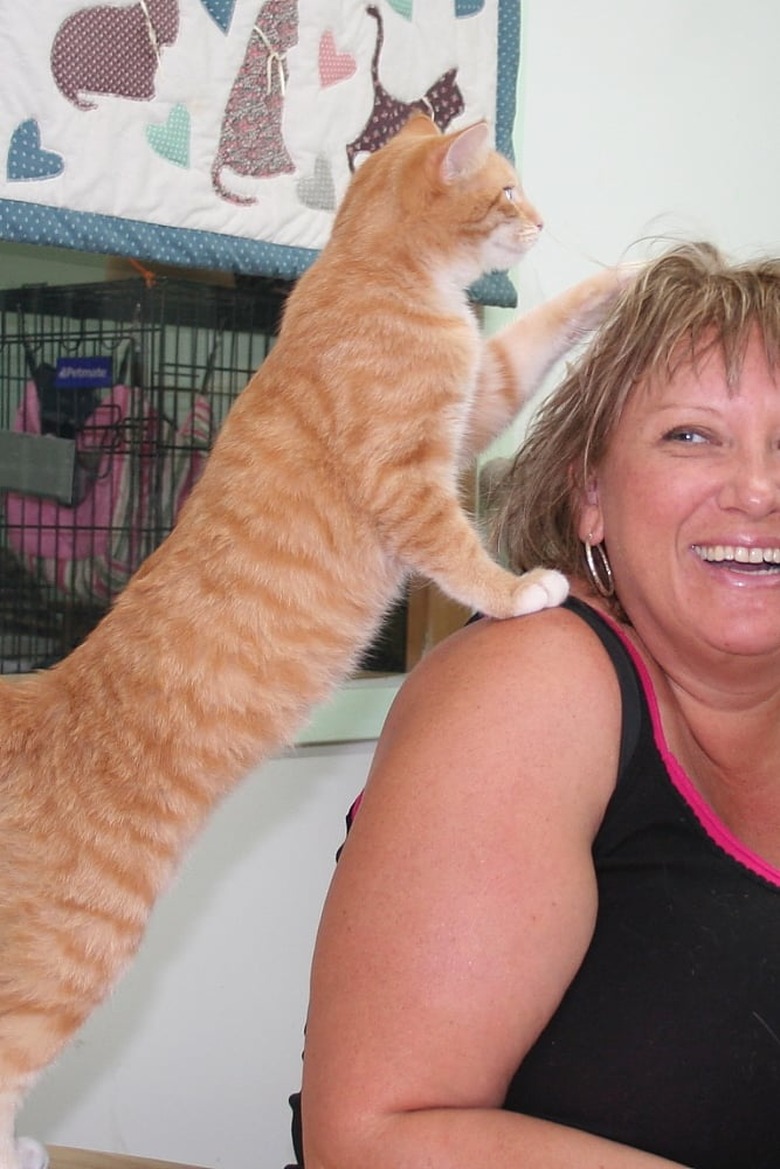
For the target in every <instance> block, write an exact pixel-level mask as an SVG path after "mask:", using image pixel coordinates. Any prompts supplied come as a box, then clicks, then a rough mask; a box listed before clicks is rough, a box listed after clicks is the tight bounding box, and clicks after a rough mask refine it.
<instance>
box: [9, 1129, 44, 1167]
mask: <svg viewBox="0 0 780 1169" xmlns="http://www.w3.org/2000/svg"><path fill="white" fill-rule="evenodd" d="M16 1164H17V1169H46V1166H47V1165H48V1164H49V1154H48V1153H47V1152H46V1150H45V1149H44V1147H43V1145H42V1144H40V1143H39V1142H38V1141H34V1140H33V1139H32V1137H17V1138H16Z"/></svg>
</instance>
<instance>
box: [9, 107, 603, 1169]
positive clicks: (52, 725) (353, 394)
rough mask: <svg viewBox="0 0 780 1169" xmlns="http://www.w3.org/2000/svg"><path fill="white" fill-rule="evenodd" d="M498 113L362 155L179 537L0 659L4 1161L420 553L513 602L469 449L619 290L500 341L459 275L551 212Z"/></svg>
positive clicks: (508, 248) (475, 272) (519, 326)
mask: <svg viewBox="0 0 780 1169" xmlns="http://www.w3.org/2000/svg"><path fill="white" fill-rule="evenodd" d="M488 138H489V133H488V128H487V126H486V125H485V124H483V123H480V124H478V125H475V126H472V127H469V128H467V129H465V130H463V131H461V132H459V133H455V134H449V135H447V136H442V135H440V134H439V132H438V131H437V130H436V129H435V127H434V126H433V125H432V123H431V122H429V121H428V119H426V118H424V117H419V118H415V119H413V120H412V121H411V122H410V123H409V125H408V126H407V127H406V128H405V130H403V131H402V132H401V133H400V134H399V135H398V136H397V137H396V138H394V139H393V140H392V141H391V142H390V143H388V145H387V146H385V147H384V148H383V149H382V150H380V151H379V152H377V153H376V154H375V155H373V156H371V157H370V158H369V159H368V160H367V161H366V162H365V163H364V164H363V166H362V167H361V168H360V169H359V170H358V172H357V174H356V175H355V176H354V178H353V180H352V181H351V184H350V187H349V189H348V191H347V194H346V196H345V198H344V201H343V204H342V206H341V208H340V210H339V213H338V215H337V217H336V221H335V223H334V227H333V233H332V238H331V240H330V242H329V243H328V244H327V246H326V247H325V249H324V250H323V252H322V254H321V256H320V257H319V258H318V260H317V261H316V263H315V264H314V265H313V266H312V267H311V269H310V270H309V271H308V272H307V273H306V275H304V276H303V277H302V278H301V280H300V281H299V283H298V285H297V287H296V289H295V291H294V292H293V294H292V295H291V297H290V298H289V302H288V304H287V307H286V311H285V315H284V321H283V327H282V330H281V335H280V338H279V341H278V343H277V345H276V346H275V347H274V348H273V350H272V351H271V354H270V356H269V357H268V358H267V360H266V361H265V362H264V364H263V366H262V368H261V369H260V370H259V372H258V373H257V374H256V375H255V376H254V377H253V378H252V380H251V382H250V383H249V385H248V386H247V388H246V389H245V391H244V392H243V394H242V395H241V396H240V397H239V399H238V401H237V402H236V404H235V406H234V407H233V409H232V411H231V413H230V415H229V417H228V419H227V421H226V423H225V425H224V427H223V429H222V432H221V434H220V436H219V438H218V441H217V443H216V445H215V448H214V450H213V453H212V455H211V457H210V459H209V461H208V464H207V467H206V470H205V473H204V475H203V477H202V478H201V480H200V483H199V484H198V486H197V487H196V489H195V491H194V492H193V494H192V496H191V497H190V500H189V501H188V503H187V505H186V507H185V508H184V510H183V513H182V515H181V518H180V520H179V523H178V525H177V527H176V528H175V530H174V531H173V533H172V534H171V535H170V537H169V538H168V539H167V540H166V542H165V543H164V544H163V545H162V546H161V547H160V548H159V549H158V550H157V552H155V553H154V554H153V555H152V556H151V557H150V558H149V560H148V561H147V562H146V563H145V564H144V565H143V566H142V568H141V569H140V571H139V572H138V573H137V574H136V576H135V577H134V578H133V580H132V581H131V582H130V584H129V585H128V587H127V589H126V590H125V591H124V593H123V594H122V595H121V596H120V598H119V600H118V601H117V603H116V605H115V606H114V608H113V609H112V610H111V612H110V613H109V614H108V615H107V616H106V617H105V618H104V620H103V621H102V623H101V624H100V625H99V626H98V628H97V629H96V630H95V631H94V632H93V633H92V634H91V636H90V637H89V638H88V639H87V640H86V641H85V642H84V644H82V645H81V646H79V647H78V648H77V649H76V650H75V651H74V652H73V653H72V654H71V655H70V657H68V658H67V659H66V660H65V661H63V662H62V663H60V664H59V665H57V666H55V667H54V668H53V669H51V670H48V671H45V672H43V673H40V674H37V675H35V676H33V677H31V678H29V679H27V680H26V681H23V682H21V683H19V684H18V685H14V686H11V685H10V684H7V683H6V684H5V685H3V686H1V687H0V793H2V794H1V795H0V1169H18V1167H19V1166H24V1167H25V1169H32V1167H33V1166H37V1165H40V1164H42V1163H43V1160H44V1159H45V1152H44V1150H42V1149H41V1147H40V1146H39V1145H37V1144H36V1143H35V1142H32V1141H22V1140H20V1141H15V1140H14V1115H15V1112H16V1109H17V1107H18V1104H19V1102H20V1100H21V1098H22V1097H23V1095H24V1093H25V1092H26V1090H27V1089H28V1087H29V1085H30V1084H31V1082H32V1081H33V1079H34V1078H35V1076H36V1075H37V1073H38V1072H40V1071H41V1069H42V1068H43V1067H44V1066H45V1065H46V1064H48V1063H49V1062H50V1061H51V1060H52V1059H53V1058H54V1056H55V1055H56V1054H57V1053H58V1051H59V1050H60V1049H61V1047H62V1046H63V1044H65V1042H66V1041H67V1040H68V1039H69V1037H70V1036H71V1035H72V1034H73V1033H74V1031H75V1030H76V1029H77V1028H78V1027H79V1025H80V1024H81V1023H82V1022H83V1021H84V1019H85V1018H86V1016H87V1015H88V1014H89V1013H90V1011H91V1010H92V1009H93V1007H94V1006H95V1005H96V1004H97V1003H98V1002H99V1001H100V1000H101V999H102V998H103V997H104V995H105V994H106V992H107V991H108V990H109V988H110V987H111V985H112V983H113V982H114V981H115V979H116V977H117V976H118V974H119V972H120V971H121V970H122V968H123V967H124V966H125V965H126V963H127V962H128V960H129V959H130V958H131V956H132V955H133V953H134V952H135V950H136V948H137V946H138V945H139V942H140V940H141V937H142V934H143V931H144V927H145V925H146V922H147V919H148V916H149V913H150V910H151V907H152V905H153V903H154V901H155V899H156V897H157V896H158V894H159V893H160V891H161V890H162V889H163V888H164V886H165V885H166V883H167V882H168V880H169V878H170V876H171V873H172V870H173V869H174V867H175V865H176V864H177V862H178V860H179V859H180V857H181V854H182V852H183V850H184V848H185V846H186V845H187V843H188V842H189V841H190V839H191V837H192V836H193V835H194V833H195V832H196V831H197V830H198V829H199V828H200V827H201V826H202V825H203V823H204V821H205V819H206V817H207V815H208V813H209V811H210V809H211V808H212V807H213V806H214V804H215V802H216V801H217V800H218V799H219V798H220V797H222V796H223V795H224V794H225V793H226V792H227V791H228V790H229V789H230V788H231V787H232V786H233V785H234V784H236V783H237V781H238V780H239V779H240V778H241V777H242V776H243V775H244V774H245V773H246V772H247V770H248V769H249V768H250V767H251V766H252V765H254V764H256V763H257V762H258V761H259V760H260V759H262V758H264V757H267V756H268V755H269V753H271V752H273V751H276V750H277V749H279V748H280V747H281V746H283V745H284V744H287V743H289V741H290V740H291V738H292V737H293V735H294V732H295V731H296V729H297V728H299V727H300V726H301V724H302V722H303V721H304V720H305V718H306V716H307V714H308V712H309V711H310V709H311V707H312V705H313V704H315V703H318V702H320V701H321V700H322V699H324V698H325V697H326V696H327V695H328V694H329V693H330V692H331V690H332V689H333V687H334V686H335V685H336V684H337V683H338V682H339V681H340V680H341V679H342V678H343V677H344V676H345V675H346V674H347V673H348V671H349V670H350V669H351V668H352V667H353V665H354V663H355V662H356V660H357V659H358V657H359V655H360V653H361V652H362V650H363V649H364V648H365V646H366V644H367V643H368V641H369V640H370V638H371V637H372V635H373V634H374V632H375V631H376V629H377V625H378V623H379V621H380V619H381V617H382V615H383V613H384V611H385V610H386V608H387V606H388V604H389V602H390V601H391V600H392V599H393V598H394V597H395V596H396V595H397V593H398V590H399V588H400V586H401V584H402V582H403V580H404V577H405V576H406V574H407V573H408V572H410V571H411V570H414V571H417V572H421V573H424V574H427V575H428V576H429V577H432V578H433V579H434V580H436V581H437V582H438V583H439V585H441V587H442V588H443V589H445V590H446V591H447V592H448V593H450V594H451V595H452V596H454V597H455V598H457V599H458V600H459V601H462V602H464V603H465V604H467V605H469V606H473V607H474V608H478V609H480V610H482V611H483V612H486V613H490V614H493V615H494V616H497V617H509V616H511V615H513V614H520V613H527V612H530V611H532V610H534V609H539V608H542V607H544V606H546V605H553V604H556V603H558V602H559V601H561V600H562V599H563V596H564V594H565V591H566V583H565V581H564V579H563V578H562V577H560V576H559V575H558V574H557V573H554V572H546V571H540V570H536V571H534V572H532V573H530V574H528V575H527V576H525V577H516V576H512V575H511V574H510V573H508V572H506V571H504V570H503V569H502V568H500V567H498V565H496V564H495V563H493V561H492V560H491V559H490V558H489V557H488V556H487V554H486V553H485V551H484V550H483V547H482V545H481V543H480V540H479V538H478V536H477V534H476V532H475V530H474V528H473V527H472V526H471V524H470V522H469V521H468V519H467V517H466V516H465V515H464V513H463V512H462V510H461V508H460V506H459V503H458V496H457V487H456V481H457V472H458V468H459V466H461V465H462V464H463V463H464V462H465V461H466V460H467V459H469V458H470V457H471V456H472V455H473V454H474V453H475V452H476V451H477V450H479V449H481V448H482V447H483V446H484V445H485V444H486V443H487V442H488V441H489V440H490V439H491V438H492V437H493V436H494V435H496V434H497V433H498V432H499V431H500V430H501V429H502V428H503V427H504V426H505V425H506V423H507V422H508V421H509V420H510V419H511V418H512V416H513V415H514V413H515V412H516V410H517V409H518V407H519V406H520V405H521V403H522V402H523V401H524V400H525V399H526V398H527V397H528V396H529V395H530V394H531V393H532V392H533V391H534V390H535V389H536V388H537V387H538V385H539V383H540V381H541V379H542V377H543V375H544V374H545V372H546V371H547V370H548V368H549V367H550V366H551V364H552V363H553V362H554V361H555V360H556V359H557V358H558V357H559V355H560V354H561V353H562V352H564V351H565V350H566V349H567V348H568V347H569V346H570V345H571V344H572V343H573V342H574V341H575V340H576V339H578V337H579V336H581V334H582V332H583V331H584V330H585V329H588V328H590V327H592V326H593V325H594V324H595V323H596V322H597V321H598V320H599V319H600V317H601V316H602V315H603V313H604V311H605V309H606V308H607V307H608V305H609V304H610V303H611V301H612V299H613V297H614V296H615V294H616V291H617V289H618V287H619V285H620V282H621V278H620V277H619V276H618V275H617V274H616V273H614V272H606V273H603V274H600V275H598V276H596V277H594V278H592V279H590V280H588V281H585V282H584V283H583V284H581V285H578V286H577V287H576V288H574V289H573V290H571V291H570V292H568V293H565V294H563V295H562V296H560V297H558V298H557V299H555V300H553V301H552V302H551V303H549V304H547V305H544V306H542V307H541V308H538V309H536V310H534V311H533V312H531V313H530V314H528V315H527V316H526V317H524V318H521V319H519V320H518V321H516V322H515V323H513V324H511V325H510V326H508V328H506V329H505V330H504V332H503V333H501V334H499V335H498V336H496V337H494V338H492V339H491V340H489V341H487V342H486V343H485V342H483V341H482V340H481V338H480V336H479V333H478V329H477V326H476V324H475V321H474V317H473V314H472V312H471V311H470V309H469V307H468V305H467V301H466V298H465V296H464V293H463V291H462V289H464V288H465V287H467V286H468V285H469V284H470V283H471V282H472V281H473V280H474V279H475V278H477V277H478V276H479V275H480V274H481V273H483V272H485V271H487V270H490V269H495V268H507V267H509V266H510V265H511V264H513V263H514V262H515V261H516V260H517V259H518V258H519V257H520V256H521V255H522V253H523V252H524V251H525V250H526V249H527V248H528V247H530V245H531V244H533V242H534V241H535V240H536V238H537V235H538V233H539V228H540V224H539V220H538V216H537V214H536V212H535V211H534V210H533V208H532V207H530V206H529V204H528V203H527V202H526V201H525V199H524V197H523V194H522V192H521V189H520V186H519V182H518V179H517V176H516V175H515V173H514V170H513V169H512V167H511V166H510V164H509V163H508V162H507V161H506V160H505V159H503V158H502V157H500V156H499V155H498V154H496V153H495V152H494V151H492V150H491V148H490V146H489V141H488Z"/></svg>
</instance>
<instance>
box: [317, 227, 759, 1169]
mask: <svg viewBox="0 0 780 1169" xmlns="http://www.w3.org/2000/svg"><path fill="white" fill-rule="evenodd" d="M779 367H780V261H778V262H774V261H773V262H766V263H758V264H753V265H745V266H743V267H730V266H728V265H727V264H726V263H725V261H724V260H723V259H722V258H721V257H720V256H719V255H718V254H717V253H716V252H715V250H714V249H712V248H711V247H709V246H707V245H688V246H683V247H680V248H677V249H675V250H673V251H672V252H670V253H668V254H667V255H665V256H662V257H661V258H660V259H658V260H656V261H654V262H652V263H651V264H650V265H649V266H648V267H647V268H646V269H645V270H644V271H643V272H642V274H641V275H640V276H639V277H638V278H637V280H636V282H635V283H634V284H633V285H632V287H631V288H630V289H629V290H628V291H627V292H626V293H625V294H624V296H623V298H622V299H621V302H620V303H619V304H618V306H617V308H616V309H615V311H614V313H613V315H612V316H611V318H610V320H609V321H608V322H607V323H606V325H605V326H604V327H603V328H602V330H601V331H600V333H599V335H598V337H597V339H596V340H595V342H594V343H593V344H592V346H591V347H590V348H589V350H588V351H587V353H586V354H585V355H584V357H583V358H582V359H581V361H580V363H579V365H578V366H577V367H576V368H575V369H574V370H573V371H572V372H571V373H570V374H569V376H568V377H567V378H566V380H565V381H564V383H563V384H562V386H561V387H560V389H559V390H558V391H557V392H556V393H555V394H554V395H553V396H552V397H550V398H549V399H548V400H547V402H546V403H545V404H544V406H543V407H542V409H541V411H540V414H539V417H538V420H537V423H536V425H535V427H534V429H533V432H532V435H531V437H530V438H529V440H528V441H527V442H526V444H525V445H524V447H523V449H522V451H521V453H520V455H519V456H518V458H517V460H516V463H515V465H514V467H513V470H512V472H511V475H510V479H509V482H508V486H507V492H508V495H507V501H506V504H505V508H504V515H503V522H502V524H501V546H502V548H503V550H504V552H505V555H506V557H507V559H508V561H509V563H510V564H511V565H512V566H513V567H515V568H516V569H517V570H522V569H523V568H525V567H528V566H530V565H533V564H537V563H543V564H546V565H549V566H554V567H557V568H560V569H562V570H563V571H564V572H566V573H567V574H568V575H569V578H570V581H571V594H572V598H573V600H571V601H570V602H567V605H566V606H564V607H562V608H560V609H557V610H547V611H545V612H543V613H539V614H536V615H533V616H531V617H524V618H521V619H518V620H514V621H508V622H494V621H487V620H481V621H477V622H476V623H474V624H472V625H470V626H469V627H468V628H466V629H465V630H463V631H462V632H461V633H459V634H457V635H456V636H454V637H453V638H451V639H450V640H449V641H447V642H446V643H444V644H443V645H442V646H440V647H439V648H437V649H436V650H435V651H433V652H432V653H431V654H430V655H429V656H428V657H427V658H426V659H425V660H424V661H423V662H422V664H421V665H420V666H419V667H418V668H417V669H416V670H415V671H414V672H413V674H412V675H411V676H410V678H409V680H408V681H407V683H406V685H405V686H404V688H403V690H402V692H401V694H400V696H399V698H398V700H397V702H396V704H395V707H394V709H393V711H392V712H391V715H390V717H389V719H388V722H387V726H386V728H385V731H384V733H383V735H382V738H381V741H380V743H379V745H378V749H377V752H376V758H375V763H374V767H373V770H372V774H371V777H370V779H369V782H368V785H367V789H366V792H365V796H364V799H363V801H362V804H361V806H360V810H359V814H358V815H357V817H356V819H355V822H354V826H353V827H352V830H351V832H350V835H349V839H348V841H347V845H346V847H345V849H344V852H343V855H342V857H341V860H340V863H339V865H338V866H337V870H336V873H335V876H334V880H333V884H332V888H331V891H330V893H329V896H328V898H327V903H326V906H325V910H324V913H323V918H322V924H321V929H320V933H319V937H318V941H317V946H316V953H315V958H314V965H313V978H312V997H311V1010H310V1016H309V1021H308V1028H307V1039H306V1054H305V1059H304V1082H303V1122H304V1136H305V1151H306V1166H307V1169H366V1167H367V1166H370V1169H411V1167H415V1169H417V1167H418V1166H420V1167H421V1166H425V1167H426V1169H475V1167H477V1166H491V1167H493V1166H511V1167H512V1169H530V1167H534V1169H537V1167H538V1169H541V1167H544V1169H559V1167H560V1169H563V1167H564V1166H565V1167H567V1169H573V1167H575V1166H576V1169H663V1167H669V1166H675V1165H676V1166H679V1165H684V1166H692V1167H694V1169H760V1167H764V1169H767V1167H769V1166H773V1167H776V1166H777V1165H778V1164H780V1108H778V1102H779V1101H780V383H779V382H778V381H777V375H778V368H779Z"/></svg>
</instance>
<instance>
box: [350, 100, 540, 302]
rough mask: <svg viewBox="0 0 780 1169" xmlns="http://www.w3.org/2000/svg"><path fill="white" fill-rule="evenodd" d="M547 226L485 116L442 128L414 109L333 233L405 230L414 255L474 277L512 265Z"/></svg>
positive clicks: (364, 170) (368, 170)
mask: <svg viewBox="0 0 780 1169" xmlns="http://www.w3.org/2000/svg"><path fill="white" fill-rule="evenodd" d="M541 227H542V222H541V219H540V217H539V215H538V213H537V211H536V210H535V208H534V207H533V206H532V205H531V204H530V203H529V202H528V200H527V199H526V197H525V195H524V193H523V189H522V186H521V184H520V180H519V178H518V176H517V172H516V171H515V169H514V167H513V166H512V164H511V163H510V162H509V161H508V159H506V158H505V157H504V156H503V155H501V154H499V153H498V152H497V151H496V150H495V149H493V147H492V145H491V134H490V128H489V126H488V125H487V123H486V122H476V123H475V124H474V125H472V126H468V127H466V128H465V129H463V130H456V131H454V132H452V133H448V134H442V133H441V132H440V131H439V130H438V129H437V127H436V126H435V124H434V123H433V122H432V121H431V119H430V118H428V117H426V116H425V115H424V114H414V115H412V117H411V118H410V119H409V121H408V122H407V123H406V125H405V126H404V127H403V129H401V130H400V131H399V132H398V134H396V135H395V137H394V138H391V139H390V141H389V142H387V143H386V145H384V146H383V147H382V148H381V149H380V150H378V151H376V152H375V153H374V154H372V155H370V156H369V157H368V158H367V159H366V160H365V162H363V163H362V165H361V166H360V167H359V168H358V170H357V172H356V174H355V175H354V177H353V179H352V182H351V184H350V186H349V188H348V190H347V193H346V195H345V198H344V201H343V203H342V207H341V209H340V211H339V216H338V217H337V221H336V225H335V226H334V232H335V231H336V230H337V229H338V230H344V229H345V228H346V229H347V230H350V231H354V232H358V233H360V232H361V230H362V231H364V232H365V233H366V236H367V237H368V236H369V235H371V234H376V233H377V232H378V233H385V235H387V234H388V233H390V234H392V233H397V232H402V233H403V236H404V239H405V240H406V241H407V242H408V243H409V244H410V245H411V247H412V249H414V252H415V254H419V255H425V256H430V257H431V259H433V261H434V262H441V263H445V264H450V266H452V267H453V268H454V269H456V270H457V271H458V272H460V270H461V269H462V270H463V277H464V282H465V283H470V282H471V281H472V280H474V279H476V278H477V276H479V275H481V274H482V273H483V272H489V271H493V270H503V269H507V268H510V267H512V265H513V264H515V263H516V262H517V261H518V260H519V259H520V257H521V256H522V255H523V254H524V253H525V252H527V251H528V249H529V248H530V247H532V246H533V244H534V243H535V242H536V240H537V239H538V237H539V232H540V231H541ZM367 242H368V239H367Z"/></svg>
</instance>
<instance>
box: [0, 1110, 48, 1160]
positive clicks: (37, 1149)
mask: <svg viewBox="0 0 780 1169" xmlns="http://www.w3.org/2000/svg"><path fill="white" fill-rule="evenodd" d="M21 1097H22V1093H20V1092H0V1169H46V1166H47V1165H48V1164H49V1155H48V1153H47V1152H46V1149H45V1148H44V1147H43V1145H41V1144H39V1143H38V1141H34V1140H32V1138H31V1137H16V1136H15V1123H16V1113H17V1111H18V1108H19V1104H20V1102H21Z"/></svg>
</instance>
